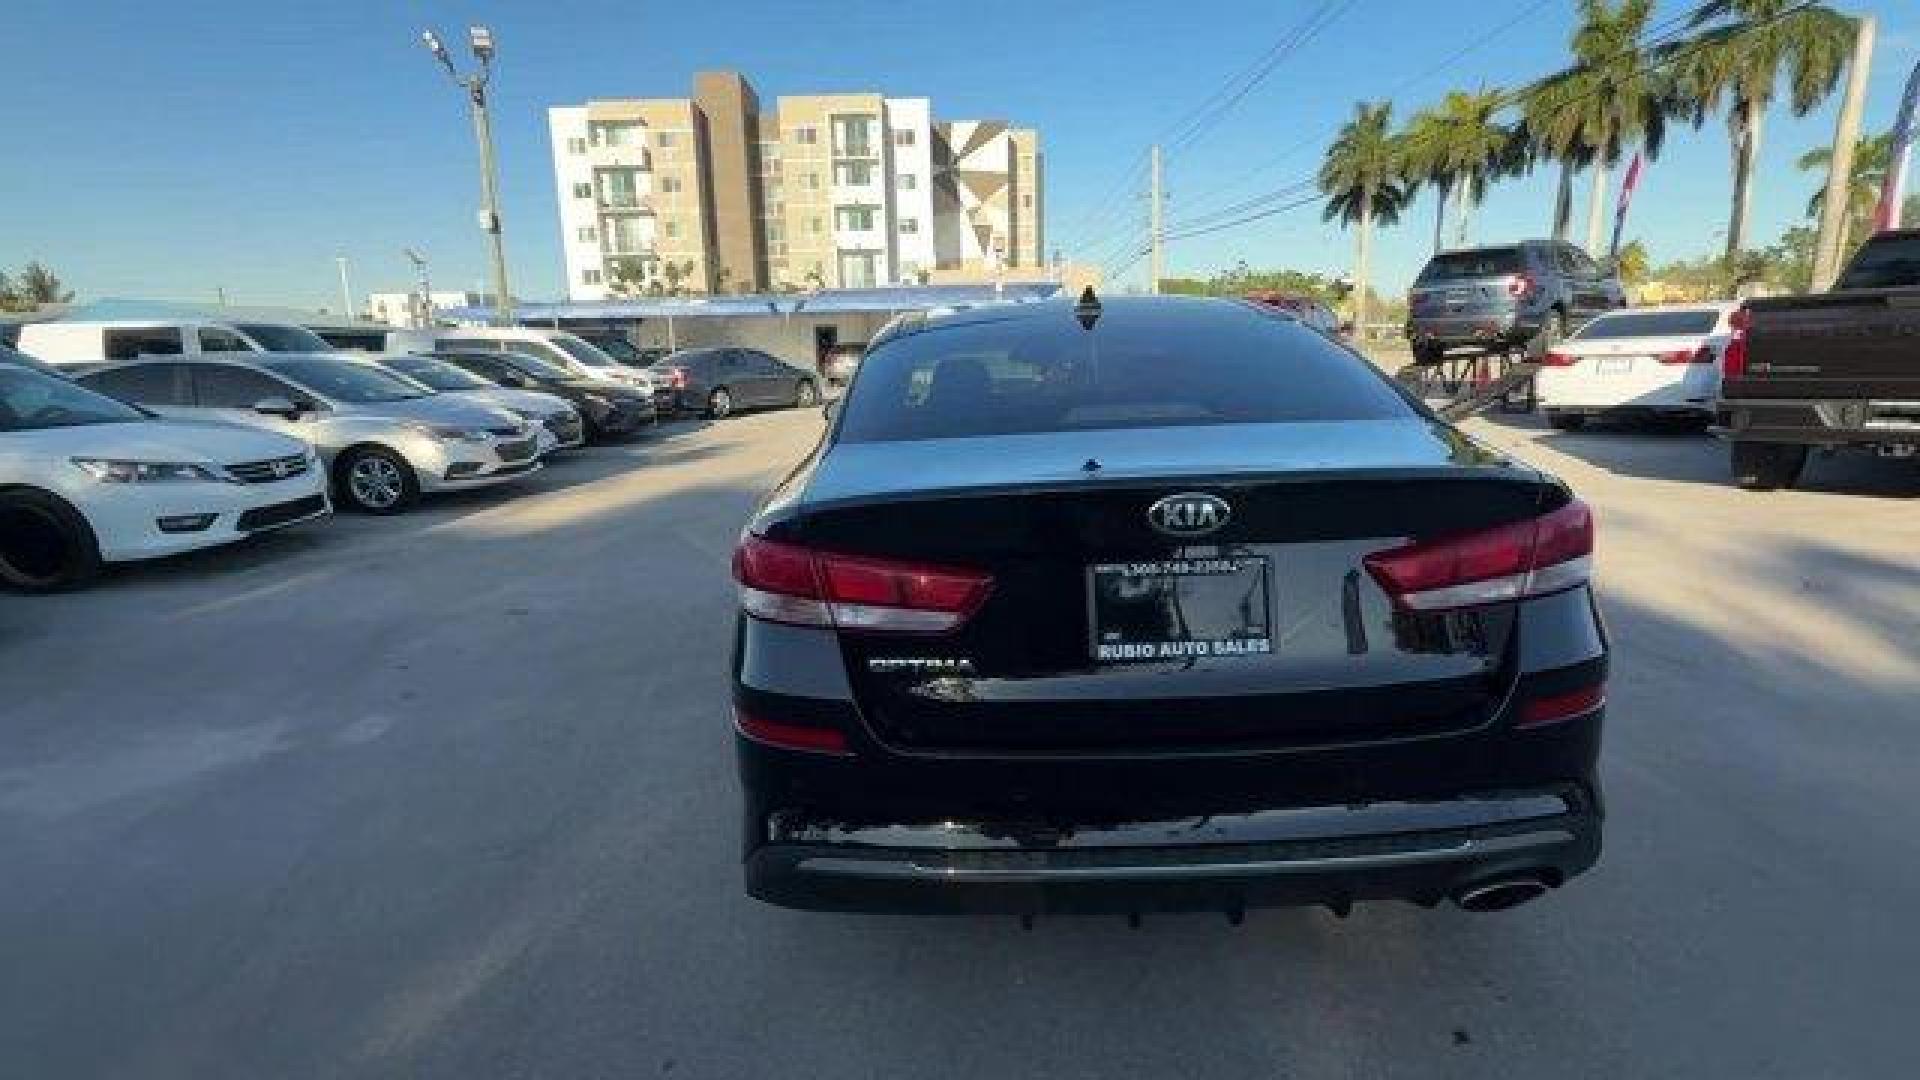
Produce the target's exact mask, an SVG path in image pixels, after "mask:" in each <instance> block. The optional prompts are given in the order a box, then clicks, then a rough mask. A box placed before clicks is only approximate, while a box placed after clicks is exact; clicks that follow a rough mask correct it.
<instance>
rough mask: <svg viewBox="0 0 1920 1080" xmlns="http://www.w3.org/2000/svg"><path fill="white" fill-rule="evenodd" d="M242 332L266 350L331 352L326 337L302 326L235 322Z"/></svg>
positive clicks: (331, 348) (331, 347)
mask: <svg viewBox="0 0 1920 1080" xmlns="http://www.w3.org/2000/svg"><path fill="white" fill-rule="evenodd" d="M234 326H235V327H236V328H237V329H238V330H239V331H240V332H241V333H243V334H245V335H247V336H248V337H250V338H252V339H253V341H254V344H256V345H258V346H260V347H261V348H263V349H265V350H267V351H268V352H304V353H315V352H332V351H333V346H331V345H329V344H327V339H325V338H323V337H321V336H320V335H319V334H316V333H314V332H313V331H311V330H309V329H307V328H306V327H304V326H290V325H287V324H284V323H235V324H234Z"/></svg>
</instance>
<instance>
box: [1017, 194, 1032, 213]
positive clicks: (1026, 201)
mask: <svg viewBox="0 0 1920 1080" xmlns="http://www.w3.org/2000/svg"><path fill="white" fill-rule="evenodd" d="M1020 206H1021V207H1022V208H1023V209H1027V210H1031V209H1033V192H1031V191H1029V192H1027V193H1025V194H1023V195H1021V196H1020Z"/></svg>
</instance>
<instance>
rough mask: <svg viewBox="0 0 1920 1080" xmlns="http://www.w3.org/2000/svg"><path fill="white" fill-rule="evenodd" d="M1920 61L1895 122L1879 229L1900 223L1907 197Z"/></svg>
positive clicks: (1919, 106) (1919, 105)
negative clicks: (1901, 212) (1901, 209)
mask: <svg viewBox="0 0 1920 1080" xmlns="http://www.w3.org/2000/svg"><path fill="white" fill-rule="evenodd" d="M1916 113H1920V64H1915V65H1914V66H1913V74H1912V75H1911V76H1909V77H1908V78H1907V93H1906V96H1905V97H1903V98H1901V99H1900V117H1899V119H1897V120H1895V121H1894V122H1893V149H1892V152H1891V153H1890V155H1889V156H1888V158H1887V178H1886V180H1885V181H1884V182H1883V183H1882V184H1881V186H1880V205H1879V206H1878V207H1876V208H1875V209H1874V212H1873V228H1874V231H1875V232H1879V231H1882V230H1885V229H1897V228H1899V227H1900V208H1901V204H1902V203H1903V202H1904V201H1905V200H1906V197H1907V164H1908V162H1907V159H1908V158H1909V157H1911V156H1912V155H1911V153H1910V151H1911V150H1912V149H1913V139H1914V136H1915V134H1916V131H1915V128H1920V116H1917V115H1915V114H1916Z"/></svg>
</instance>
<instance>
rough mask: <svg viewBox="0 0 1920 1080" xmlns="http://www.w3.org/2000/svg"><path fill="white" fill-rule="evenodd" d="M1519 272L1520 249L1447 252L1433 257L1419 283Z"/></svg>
mask: <svg viewBox="0 0 1920 1080" xmlns="http://www.w3.org/2000/svg"><path fill="white" fill-rule="evenodd" d="M1520 270H1521V264H1520V249H1519V248H1514V247H1508V248H1483V249H1480V250H1477V251H1448V252H1444V253H1442V254H1439V255H1435V256H1434V257H1433V258H1432V260H1430V261H1429V262H1428V263H1427V267H1426V269H1424V270H1422V271H1420V281H1421V282H1422V283H1426V282H1433V281H1463V280H1465V279H1467V278H1484V277H1500V276H1501V275H1503V274H1517V273H1519V272H1520Z"/></svg>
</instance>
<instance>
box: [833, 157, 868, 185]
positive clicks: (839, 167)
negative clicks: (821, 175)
mask: <svg viewBox="0 0 1920 1080" xmlns="http://www.w3.org/2000/svg"><path fill="white" fill-rule="evenodd" d="M833 182H834V183H836V184H839V185H840V186H841V187H866V186H867V185H868V184H871V183H873V162H871V161H836V162H834V163H833Z"/></svg>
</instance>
